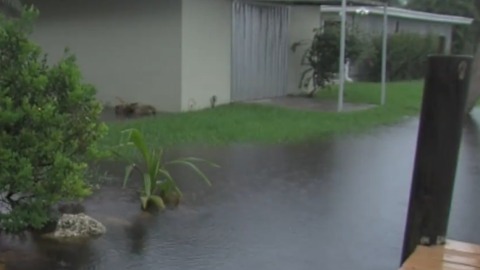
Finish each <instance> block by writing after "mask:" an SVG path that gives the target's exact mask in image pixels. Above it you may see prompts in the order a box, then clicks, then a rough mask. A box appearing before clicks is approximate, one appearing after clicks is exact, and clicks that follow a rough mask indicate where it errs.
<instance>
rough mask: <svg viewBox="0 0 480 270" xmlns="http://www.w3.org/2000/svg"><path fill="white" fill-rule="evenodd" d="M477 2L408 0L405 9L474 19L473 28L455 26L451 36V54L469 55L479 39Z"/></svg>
mask: <svg viewBox="0 0 480 270" xmlns="http://www.w3.org/2000/svg"><path fill="white" fill-rule="evenodd" d="M478 2H479V1H473V0H410V1H409V2H408V5H407V8H409V9H413V10H419V11H425V12H433V13H440V14H447V15H457V16H465V17H470V18H474V19H475V21H474V23H473V26H468V25H455V26H453V34H452V53H466V52H470V53H471V52H472V51H473V49H474V47H475V46H476V42H477V41H478V39H479V37H480V25H479V23H480V21H479V20H480V12H479V8H480V6H477V5H479V3H478Z"/></svg>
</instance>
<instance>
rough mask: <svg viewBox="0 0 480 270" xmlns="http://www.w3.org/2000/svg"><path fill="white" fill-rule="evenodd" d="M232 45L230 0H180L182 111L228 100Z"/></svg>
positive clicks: (227, 101)
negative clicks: (211, 100) (214, 100)
mask: <svg viewBox="0 0 480 270" xmlns="http://www.w3.org/2000/svg"><path fill="white" fill-rule="evenodd" d="M231 48H232V1H231V0H202V1H200V0H182V61H181V62H182V70H181V72H182V97H181V109H182V111H185V110H196V109H202V108H206V107H209V106H210V98H211V97H212V96H216V98H217V103H216V104H224V103H229V102H230V92H231V54H232V52H231Z"/></svg>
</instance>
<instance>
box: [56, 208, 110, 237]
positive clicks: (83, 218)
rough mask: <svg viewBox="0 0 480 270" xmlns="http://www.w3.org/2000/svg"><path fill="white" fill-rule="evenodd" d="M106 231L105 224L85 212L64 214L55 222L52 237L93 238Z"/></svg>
mask: <svg viewBox="0 0 480 270" xmlns="http://www.w3.org/2000/svg"><path fill="white" fill-rule="evenodd" d="M105 232H106V228H105V226H103V224H102V223H100V222H99V221H97V220H95V219H93V218H91V217H89V216H87V215H85V214H83V213H82V214H78V215H73V214H64V215H62V216H61V217H60V219H59V220H58V222H57V228H56V229H55V232H54V233H53V237H54V238H94V237H98V236H101V235H102V234H104V233H105Z"/></svg>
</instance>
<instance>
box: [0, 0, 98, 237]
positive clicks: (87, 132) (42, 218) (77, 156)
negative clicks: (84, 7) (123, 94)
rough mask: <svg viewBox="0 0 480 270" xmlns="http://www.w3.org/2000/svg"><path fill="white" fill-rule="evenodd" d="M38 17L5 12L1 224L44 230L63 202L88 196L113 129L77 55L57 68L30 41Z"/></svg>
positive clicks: (0, 76) (0, 87)
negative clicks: (90, 165)
mask: <svg viewBox="0 0 480 270" xmlns="http://www.w3.org/2000/svg"><path fill="white" fill-rule="evenodd" d="M37 15H38V11H37V10H35V9H33V8H32V9H26V10H24V11H23V12H22V15H21V17H20V18H18V19H7V18H5V17H0V210H1V211H0V229H1V230H5V231H9V232H17V231H21V230H24V229H28V228H34V229H39V228H42V226H44V225H45V224H46V223H47V222H48V221H49V219H50V208H51V206H53V205H54V204H56V203H57V202H59V201H61V200H69V199H76V198H81V197H84V196H86V195H88V194H89V192H90V189H89V186H88V185H87V183H86V181H85V178H84V177H85V173H86V168H87V164H86V161H87V160H88V159H89V158H90V157H92V156H95V154H96V153H97V151H96V148H95V142H96V141H97V140H98V139H100V138H101V137H102V136H103V135H104V134H105V132H106V126H105V125H104V124H103V123H101V122H100V121H99V114H100V113H101V105H100V104H99V103H98V102H97V101H96V100H95V92H96V90H95V88H94V87H93V86H91V85H87V84H84V83H82V78H81V74H80V70H79V68H78V67H77V65H76V63H75V57H74V56H73V55H71V54H68V53H67V52H66V53H65V55H64V57H63V59H61V60H60V61H59V62H58V63H56V64H55V65H52V66H49V65H47V61H46V60H47V59H46V55H45V54H43V53H42V50H41V48H40V47H39V46H37V45H35V44H34V43H32V42H31V41H30V40H29V39H28V35H29V34H30V32H31V30H32V26H33V22H34V20H35V19H36V17H37Z"/></svg>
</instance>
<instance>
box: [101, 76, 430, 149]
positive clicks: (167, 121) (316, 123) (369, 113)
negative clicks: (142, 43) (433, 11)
mask: <svg viewBox="0 0 480 270" xmlns="http://www.w3.org/2000/svg"><path fill="white" fill-rule="evenodd" d="M379 89H380V88H379V84H374V83H349V84H347V85H346V97H345V101H346V102H352V103H374V102H375V100H377V99H378V100H379V98H380V90H379ZM387 89H388V90H387V104H386V105H385V106H382V107H380V106H379V107H375V108H372V109H368V110H364V111H356V112H344V113H332V112H330V113H327V112H309V111H301V110H295V109H287V108H281V107H276V106H272V105H261V104H230V105H223V106H218V107H217V108H215V109H206V110H200V111H195V112H184V113H176V114H173V115H169V116H164V117H159V118H144V119H138V120H133V121H129V122H125V123H109V127H110V130H109V133H108V135H107V136H106V138H105V139H104V140H103V145H104V146H108V145H111V144H112V143H115V141H117V142H118V140H119V135H118V134H119V133H120V131H121V130H123V129H126V128H132V127H134V128H138V129H140V130H142V131H143V132H144V133H145V136H146V139H147V141H148V142H149V144H151V145H153V146H159V145H162V146H166V147H169V146H177V145H183V144H192V143H193V144H195V143H201V144H206V145H222V144H228V143H267V144H270V143H283V142H300V141H304V140H312V139H314V138H326V137H330V136H334V135H339V134H345V133H351V132H356V131H362V130H365V129H368V128H371V127H375V126H378V125H384V124H392V123H396V122H398V121H401V120H402V119H404V117H405V116H415V115H417V114H418V112H419V110H420V103H421V96H422V92H423V91H422V85H421V82H419V81H415V82H400V83H389V85H388V88H387ZM335 94H336V89H333V90H330V92H326V91H325V92H320V93H319V94H318V95H317V97H315V98H320V99H327V100H328V99H330V100H331V99H333V98H335Z"/></svg>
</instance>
